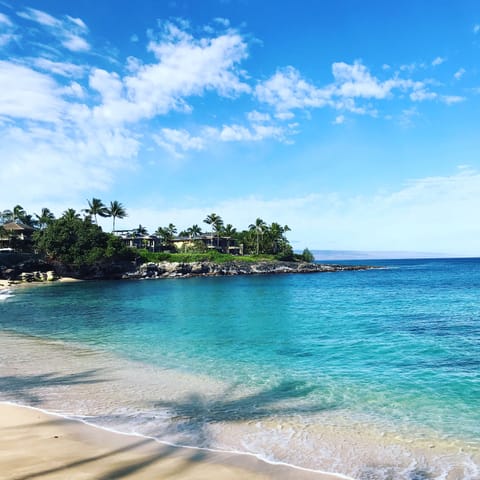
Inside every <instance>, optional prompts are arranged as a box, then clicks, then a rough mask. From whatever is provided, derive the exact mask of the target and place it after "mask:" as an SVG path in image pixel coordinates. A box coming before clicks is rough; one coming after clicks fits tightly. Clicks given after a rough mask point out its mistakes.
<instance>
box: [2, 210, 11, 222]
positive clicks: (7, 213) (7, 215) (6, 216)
mask: <svg viewBox="0 0 480 480" xmlns="http://www.w3.org/2000/svg"><path fill="white" fill-rule="evenodd" d="M0 220H1V223H10V222H13V212H12V211H11V210H8V209H7V210H3V211H2V213H0Z"/></svg>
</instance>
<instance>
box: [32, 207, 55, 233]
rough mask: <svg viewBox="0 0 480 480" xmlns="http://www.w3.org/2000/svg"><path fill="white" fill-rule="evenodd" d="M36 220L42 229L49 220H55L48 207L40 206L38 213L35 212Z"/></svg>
mask: <svg viewBox="0 0 480 480" xmlns="http://www.w3.org/2000/svg"><path fill="white" fill-rule="evenodd" d="M35 216H36V217H37V220H38V226H39V227H40V229H41V230H43V229H44V228H45V227H46V226H47V225H48V223H49V222H51V221H52V220H55V215H54V214H53V213H52V212H51V211H50V209H49V208H42V211H41V212H40V215H39V214H38V213H36V214H35Z"/></svg>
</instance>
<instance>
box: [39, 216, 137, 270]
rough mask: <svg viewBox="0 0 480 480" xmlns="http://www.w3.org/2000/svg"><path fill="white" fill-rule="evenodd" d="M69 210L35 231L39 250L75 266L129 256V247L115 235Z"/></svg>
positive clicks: (130, 255) (51, 257)
mask: <svg viewBox="0 0 480 480" xmlns="http://www.w3.org/2000/svg"><path fill="white" fill-rule="evenodd" d="M69 210H70V212H69ZM69 210H67V212H69V214H68V215H63V216H62V217H60V218H59V219H58V220H52V221H51V222H50V223H48V225H47V226H46V227H45V229H43V230H38V231H37V232H35V234H34V241H35V246H36V248H37V250H38V251H39V252H41V253H44V254H45V255H46V256H47V257H49V258H50V259H52V260H56V261H59V262H62V263H64V264H67V265H71V266H75V267H85V266H91V265H93V264H96V263H105V262H107V261H108V262H109V261H112V260H120V259H131V258H132V252H131V250H129V249H127V248H126V247H124V246H123V244H122V242H121V240H120V239H119V238H115V237H114V236H113V235H111V234H109V233H105V232H103V231H102V229H101V228H100V227H99V226H98V225H96V224H94V223H93V222H92V221H91V220H90V218H88V217H87V218H85V219H83V220H82V219H81V218H79V215H78V214H77V213H76V212H75V210H73V209H69ZM72 212H73V213H74V215H72V214H71V213H72Z"/></svg>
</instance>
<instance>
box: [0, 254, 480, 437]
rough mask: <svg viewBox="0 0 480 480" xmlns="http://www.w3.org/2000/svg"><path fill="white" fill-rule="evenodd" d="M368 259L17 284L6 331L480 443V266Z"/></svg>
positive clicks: (3, 322) (4, 317) (7, 305)
mask: <svg viewBox="0 0 480 480" xmlns="http://www.w3.org/2000/svg"><path fill="white" fill-rule="evenodd" d="M333 263H334V262H333ZM343 263H358V262H343ZM362 263H368V264H369V265H378V266H384V267H386V268H382V269H378V270H369V271H356V272H338V273H323V274H306V275H298V274H296V275H276V276H275V275H273V276H241V277H228V278H223V277H222V278H192V279H172V280H155V281H117V282H107V281H104V282H82V283H71V284H61V285H52V286H48V287H39V288H25V289H17V290H16V291H15V296H14V297H11V298H9V299H7V300H6V301H4V302H1V303H0V329H3V330H10V331H12V330H13V331H16V332H19V333H23V334H31V335H34V336H38V337H46V338H55V339H58V340H62V341H65V342H67V343H68V342H74V343H76V344H83V345H88V346H91V347H93V348H95V349H101V350H107V351H109V352H113V353H115V354H117V355H119V356H122V357H123V358H128V359H132V360H136V361H141V362H144V363H147V364H150V365H158V366H162V367H164V366H167V367H170V368H175V369H177V370H180V371H182V372H186V373H194V374H204V375H207V376H209V377H212V378H215V379H218V380H221V381H224V382H227V383H229V384H235V385H243V386H245V387H246V388H260V389H261V388H265V389H269V390H268V391H269V392H271V394H275V393H272V392H276V394H278V395H279V396H280V397H281V396H288V395H293V396H294V395H296V394H298V395H299V396H301V395H303V396H305V398H306V401H307V404H309V405H311V406H315V407H318V408H319V409H320V408H325V409H331V410H342V411H343V410H344V411H348V412H350V414H351V415H352V416H353V417H356V416H357V417H361V418H368V419H369V420H370V421H372V422H374V423H375V422H376V423H378V424H380V425H393V424H397V425H398V424H400V425H402V426H405V427H407V428H412V429H424V428H426V429H431V430H433V431H435V432H437V433H438V435H439V436H446V437H451V438H457V437H458V438H463V439H466V440H468V441H471V442H474V443H477V442H480V408H479V407H480V259H441V260H440V259H438V260H430V259H428V260H385V261H368V262H362ZM275 385H287V387H286V388H287V390H288V392H285V391H284V390H282V388H280V389H278V390H275V388H272V387H274V386H275ZM295 392H297V393H295ZM302 405H303V406H304V404H302ZM299 412H300V413H299V414H301V411H300V410H299Z"/></svg>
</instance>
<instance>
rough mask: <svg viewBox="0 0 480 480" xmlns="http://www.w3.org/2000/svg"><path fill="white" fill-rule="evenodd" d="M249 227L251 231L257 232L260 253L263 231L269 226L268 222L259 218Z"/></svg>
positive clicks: (257, 252)
mask: <svg viewBox="0 0 480 480" xmlns="http://www.w3.org/2000/svg"><path fill="white" fill-rule="evenodd" d="M248 228H249V230H250V231H253V232H255V235H256V238H257V249H256V254H257V255H258V254H259V253H260V237H261V236H263V233H264V232H265V230H266V228H267V224H266V223H265V222H264V221H263V220H262V219H261V218H257V219H256V220H255V223H252V224H250V225H249V226H248Z"/></svg>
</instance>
